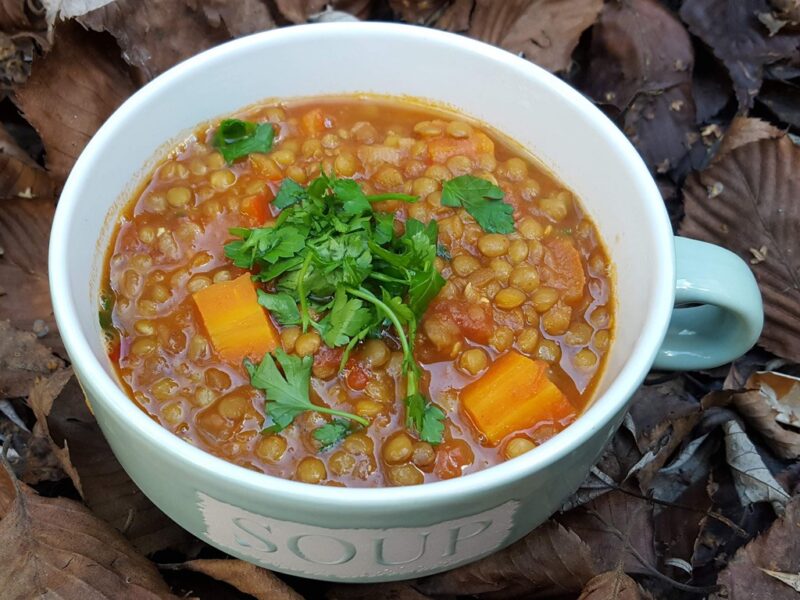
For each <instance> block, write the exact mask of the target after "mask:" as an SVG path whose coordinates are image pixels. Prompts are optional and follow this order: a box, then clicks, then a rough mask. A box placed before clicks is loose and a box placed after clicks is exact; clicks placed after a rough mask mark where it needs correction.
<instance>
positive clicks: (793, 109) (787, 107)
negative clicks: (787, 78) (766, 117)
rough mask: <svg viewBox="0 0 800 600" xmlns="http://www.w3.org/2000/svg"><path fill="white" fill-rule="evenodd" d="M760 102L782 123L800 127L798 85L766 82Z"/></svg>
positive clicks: (799, 90)
mask: <svg viewBox="0 0 800 600" xmlns="http://www.w3.org/2000/svg"><path fill="white" fill-rule="evenodd" d="M758 101H759V102H763V103H764V104H765V105H766V107H767V108H769V109H770V111H772V113H773V114H774V115H775V116H776V117H778V118H779V119H780V120H781V121H783V122H785V123H788V124H789V125H792V126H793V127H800V87H798V86H797V85H796V84H792V83H791V82H779V81H765V82H764V85H763V86H762V87H761V92H760V93H759V94H758Z"/></svg>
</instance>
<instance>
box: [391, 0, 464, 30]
mask: <svg viewBox="0 0 800 600" xmlns="http://www.w3.org/2000/svg"><path fill="white" fill-rule="evenodd" d="M448 4H450V2H449V0H389V6H390V7H391V9H392V12H393V13H394V15H395V17H396V18H398V19H401V20H403V21H405V22H406V23H416V24H418V25H424V24H427V23H429V22H430V21H431V20H435V19H436V17H437V16H438V15H440V14H442V13H443V12H444V10H445V9H446V8H447V6H448Z"/></svg>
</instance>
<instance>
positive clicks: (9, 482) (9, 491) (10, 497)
mask: <svg viewBox="0 0 800 600" xmlns="http://www.w3.org/2000/svg"><path fill="white" fill-rule="evenodd" d="M0 460H2V459H0ZM16 497H17V489H16V486H15V482H14V474H13V473H12V472H11V469H4V468H2V467H0V520H2V519H3V517H5V516H6V514H8V511H9V510H10V509H11V507H12V506H13V504H14V499H15V498H16Z"/></svg>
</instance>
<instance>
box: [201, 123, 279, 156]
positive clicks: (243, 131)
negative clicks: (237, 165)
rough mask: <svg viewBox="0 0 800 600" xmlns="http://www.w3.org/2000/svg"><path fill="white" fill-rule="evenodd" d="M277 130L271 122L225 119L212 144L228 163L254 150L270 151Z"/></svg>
mask: <svg viewBox="0 0 800 600" xmlns="http://www.w3.org/2000/svg"><path fill="white" fill-rule="evenodd" d="M274 138H275V130H274V129H273V127H272V124H271V123H251V122H249V121H240V120H239V119H225V120H224V121H222V123H220V124H219V127H217V131H216V132H215V133H214V138H213V139H212V144H213V146H214V148H216V149H217V150H219V153H220V154H222V158H224V159H225V162H227V163H228V164H231V163H233V162H234V161H235V160H236V159H238V158H241V157H243V156H247V155H248V154H252V153H253V152H269V151H270V150H271V149H272V141H273V139H274Z"/></svg>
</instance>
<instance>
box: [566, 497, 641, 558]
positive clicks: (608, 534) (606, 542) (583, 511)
mask: <svg viewBox="0 0 800 600" xmlns="http://www.w3.org/2000/svg"><path fill="white" fill-rule="evenodd" d="M556 520H557V521H558V522H559V523H561V525H563V526H564V527H565V528H566V529H567V530H568V531H571V532H574V533H575V534H576V535H578V537H580V539H581V540H583V542H584V543H585V544H586V545H587V546H589V548H590V550H591V554H592V557H593V559H594V563H595V567H596V570H595V572H596V573H602V572H604V571H609V570H612V569H614V567H615V566H616V565H617V564H619V563H620V562H622V564H623V570H624V571H626V572H628V573H650V571H651V569H650V568H648V567H647V566H645V565H643V564H642V561H644V562H645V563H647V565H649V566H650V567H651V568H652V567H653V565H655V562H656V554H655V546H654V539H653V508H652V506H651V505H650V504H649V503H648V502H647V501H645V500H642V499H640V498H637V497H635V496H632V495H630V494H626V493H625V492H622V491H612V492H610V493H608V494H604V495H603V496H600V497H599V498H596V499H594V500H592V501H591V502H589V503H588V504H585V505H584V506H582V507H580V508H578V509H576V510H573V511H570V512H568V513H566V514H563V515H559V516H557V517H556Z"/></svg>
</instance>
